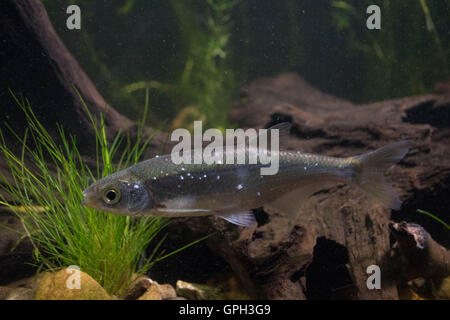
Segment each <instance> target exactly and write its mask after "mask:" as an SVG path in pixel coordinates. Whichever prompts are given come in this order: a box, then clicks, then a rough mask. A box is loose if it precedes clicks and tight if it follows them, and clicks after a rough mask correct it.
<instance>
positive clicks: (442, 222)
mask: <svg viewBox="0 0 450 320" xmlns="http://www.w3.org/2000/svg"><path fill="white" fill-rule="evenodd" d="M417 212H419V213H422V214H424V215H427V216H429V217H431V218H433V219H434V220H436V221H437V222H439V223H440V224H442V225H443V226H444V227H446V228H447V229H448V230H450V226H449V225H448V224H447V223H446V222H445V221H444V220H442V219H439V218H438V217H436V216H435V215H434V214H432V213H430V212H428V211H425V210H421V209H417Z"/></svg>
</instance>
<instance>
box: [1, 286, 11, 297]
mask: <svg viewBox="0 0 450 320" xmlns="http://www.w3.org/2000/svg"><path fill="white" fill-rule="evenodd" d="M11 290H12V288H9V287H3V286H0V300H5V299H6V298H7V297H8V294H9V292H10V291H11Z"/></svg>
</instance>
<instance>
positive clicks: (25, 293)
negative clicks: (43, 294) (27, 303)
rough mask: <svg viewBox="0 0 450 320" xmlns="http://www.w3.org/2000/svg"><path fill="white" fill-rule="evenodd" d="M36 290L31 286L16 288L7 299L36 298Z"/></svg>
mask: <svg viewBox="0 0 450 320" xmlns="http://www.w3.org/2000/svg"><path fill="white" fill-rule="evenodd" d="M34 296H35V295H34V291H33V290H32V289H29V288H14V289H12V290H11V291H9V293H8V295H7V297H6V299H5V300H34Z"/></svg>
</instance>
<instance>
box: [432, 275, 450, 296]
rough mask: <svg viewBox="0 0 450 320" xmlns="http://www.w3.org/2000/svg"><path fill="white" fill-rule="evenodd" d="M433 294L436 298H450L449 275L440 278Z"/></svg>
mask: <svg viewBox="0 0 450 320" xmlns="http://www.w3.org/2000/svg"><path fill="white" fill-rule="evenodd" d="M434 295H435V297H436V298H437V299H442V300H450V277H447V278H445V279H444V280H442V283H441V286H440V288H439V290H437V292H435V294H434Z"/></svg>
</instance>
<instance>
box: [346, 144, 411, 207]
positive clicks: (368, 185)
mask: <svg viewBox="0 0 450 320" xmlns="http://www.w3.org/2000/svg"><path fill="white" fill-rule="evenodd" d="M411 145H412V141H411V140H404V141H399V142H396V143H392V144H389V145H387V146H384V147H381V148H379V149H377V150H374V151H371V152H368V153H365V154H363V155H360V156H356V157H352V158H351V159H352V161H354V163H355V169H354V173H353V179H352V181H353V182H354V183H355V184H356V185H357V186H358V187H359V188H361V189H362V190H363V191H365V192H366V193H368V194H369V195H370V196H372V197H373V198H375V200H377V201H378V202H379V203H380V204H382V205H383V206H385V207H388V208H391V209H394V210H399V209H400V207H401V204H402V203H401V201H400V199H399V197H398V196H397V193H396V192H395V190H394V188H393V187H392V186H391V185H390V184H388V183H387V182H386V180H385V178H384V172H385V171H386V170H387V169H388V168H390V167H391V166H393V165H395V164H396V163H397V162H399V161H400V160H401V159H402V158H403V157H404V156H405V155H406V153H407V152H408V150H409V148H410V147H411Z"/></svg>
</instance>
